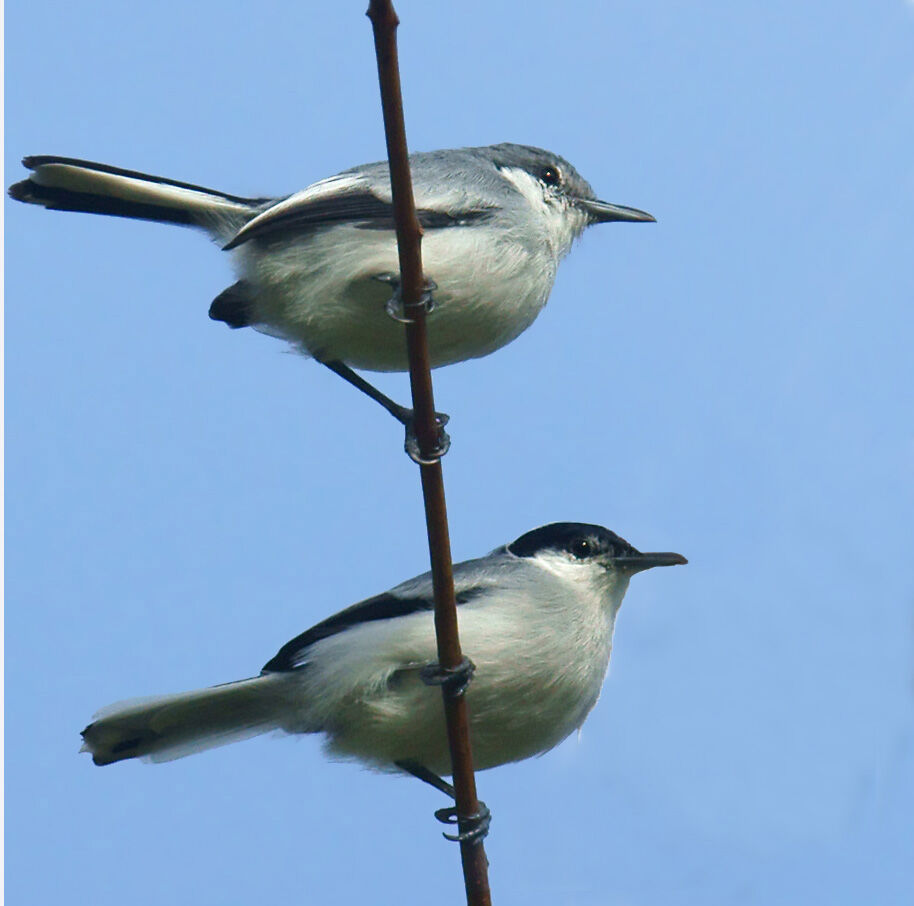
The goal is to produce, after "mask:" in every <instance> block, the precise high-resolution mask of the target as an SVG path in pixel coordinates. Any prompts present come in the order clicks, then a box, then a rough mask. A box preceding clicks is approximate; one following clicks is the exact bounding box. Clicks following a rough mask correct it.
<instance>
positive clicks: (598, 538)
mask: <svg viewBox="0 0 914 906" xmlns="http://www.w3.org/2000/svg"><path fill="white" fill-rule="evenodd" d="M686 562H687V561H686V559H685V558H684V557H682V556H681V555H680V554H673V553H641V552H640V551H638V550H636V549H635V548H634V547H632V546H631V545H630V544H629V543H628V542H627V541H625V540H624V539H622V538H620V537H619V536H618V535H616V534H614V533H613V532H611V531H609V530H608V529H605V528H603V527H601V526H598V525H587V524H583V523H577V522H559V523H554V524H551V525H546V526H542V527H541V528H537V529H534V530H533V531H530V532H527V534H525V535H522V536H521V537H520V538H518V539H517V540H516V541H513V542H511V543H510V544H507V545H505V546H503V547H499V548H497V549H496V550H494V551H492V552H491V553H490V554H487V555H486V556H484V557H481V558H479V559H476V560H467V561H465V562H463V563H459V564H456V565H455V567H454V582H455V589H456V594H457V601H458V605H459V607H458V612H459V620H460V634H461V641H462V646H463V649H464V651H465V652H466V654H467V655H468V657H469V658H470V659H471V660H472V662H473V664H474V665H475V674H474V676H473V680H472V682H470V683H469V686H468V688H467V691H466V696H467V707H468V710H469V714H470V726H471V733H472V744H473V753H474V761H475V764H476V767H477V768H479V769H480V770H483V769H486V768H493V767H496V766H497V765H501V764H505V763H506V762H511V761H519V760H520V759H523V758H529V757H531V756H532V755H538V754H540V753H542V752H546V751H548V750H549V749H551V748H552V747H553V746H555V745H557V744H558V743H560V742H561V741H562V740H563V739H565V737H566V736H568V735H569V734H570V733H571V732H573V731H574V730H575V729H577V728H578V727H580V726H581V724H583V722H584V719H585V718H586V717H587V715H588V713H589V712H590V710H591V708H593V706H594V705H595V704H596V701H597V698H598V697H599V694H600V689H601V686H602V684H603V678H604V676H605V674H606V669H607V666H608V664H609V655H610V651H611V649H612V638H613V626H614V623H615V619H616V614H617V612H618V610H619V606H620V604H621V603H622V598H623V596H624V594H625V592H626V589H627V588H628V583H629V580H630V579H631V577H632V576H633V575H634V574H635V573H637V572H641V571H642V570H645V569H650V568H651V567H654V566H672V565H675V564H681V563H686ZM433 606H434V605H433V599H432V582H431V576H430V574H429V573H426V574H424V575H422V576H419V577H417V578H415V579H410V580H409V581H408V582H404V583H403V584H401V585H398V586H396V587H395V588H393V589H391V590H390V591H388V592H385V593H384V594H381V595H378V596H376V597H373V598H369V599H368V600H366V601H362V602H360V603H358V604H354V605H353V606H351V607H348V608H346V609H345V610H342V611H340V612H339V613H337V614H335V615H334V616H332V617H329V618H328V619H326V620H323V621H322V622H320V623H318V624H317V625H316V626H312V627H311V628H310V629H309V630H307V632H304V633H302V634H301V635H299V636H297V637H296V638H294V639H292V641H290V642H288V643H287V644H285V645H283V647H282V648H281V649H280V650H279V652H278V654H276V656H275V657H273V658H272V659H271V660H269V661H268V662H267V664H266V666H264V668H263V670H262V671H261V673H260V675H259V676H256V677H253V678H251V679H244V680H239V681H238V682H234V683H227V684H225V685H221V686H214V687H212V688H210V689H203V690H200V691H196V692H184V693H178V694H176V695H162V696H158V697H154V698H143V699H137V700H133V701H126V702H121V703H118V704H115V705H112V706H110V707H109V708H106V709H105V710H104V711H101V712H100V713H99V714H98V715H96V719H95V720H94V722H93V723H91V724H89V726H88V727H86V729H85V730H83V733H82V735H83V740H84V746H83V750H84V751H88V752H90V753H91V754H92V759H93V761H94V762H95V763H96V764H98V765H107V764H111V763H112V762H115V761H122V760H124V759H127V758H147V759H149V760H151V761H168V760H171V759H174V758H181V757H183V756H185V755H190V754H191V753H194V752H199V751H201V750H203V749H208V748H211V747H213V746H219V745H223V744H225V743H229V742H234V741H236V740H240V739H244V738H247V737H250V736H255V735H257V734H260V733H266V732H268V731H270V730H282V731H285V732H287V733H322V734H323V735H324V737H325V739H326V746H327V749H328V751H329V753H330V754H332V755H333V756H337V757H342V758H353V759H357V760H359V761H361V762H362V763H364V764H366V765H369V766H371V767H373V768H375V769H378V770H381V771H398V770H400V771H407V772H408V773H411V774H414V775H415V776H417V777H420V779H423V780H426V781H427V782H430V783H432V784H433V785H435V786H437V787H438V788H439V789H444V788H445V787H448V785H447V784H446V783H445V782H444V781H442V780H441V779H440V776H438V775H442V774H450V771H451V768H450V756H449V751H448V744H447V736H446V732H445V724H444V710H443V707H442V702H441V696H440V694H438V693H437V692H436V691H435V690H434V689H431V688H429V685H428V683H429V682H430V680H429V677H428V671H429V669H430V667H431V668H432V669H433V668H434V664H435V661H436V645H435V627H434V619H433ZM436 781H437V782H436ZM448 789H449V787H448Z"/></svg>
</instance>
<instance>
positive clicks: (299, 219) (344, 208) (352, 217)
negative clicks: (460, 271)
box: [224, 189, 494, 250]
mask: <svg viewBox="0 0 914 906" xmlns="http://www.w3.org/2000/svg"><path fill="white" fill-rule="evenodd" d="M493 211H494V208H478V209H472V210H465V211H460V212H449V211H433V210H430V209H425V208H420V209H419V210H417V211H416V215H417V216H418V218H419V223H420V224H421V225H422V227H423V228H424V229H427V230H431V229H442V228H445V227H452V226H463V225H465V224H468V223H472V222H475V221H479V220H485V219H488V218H489V217H491V216H492V212H493ZM263 214H264V215H265V216H264V219H263V222H262V223H260V224H256V225H254V226H253V227H249V228H246V229H244V230H242V231H241V232H240V233H239V235H238V236H236V237H235V238H234V239H232V241H231V242H229V243H228V244H227V245H226V246H224V248H225V249H226V250H229V249H233V248H237V247H238V246H239V245H242V244H243V243H245V242H248V241H249V240H251V239H259V240H267V241H271V240H281V239H287V238H289V237H291V236H300V235H302V234H303V233H308V232H309V231H311V230H317V229H320V228H322V227H328V226H333V225H334V224H339V223H351V224H353V225H355V226H356V227H357V228H358V229H364V230H393V229H394V209H393V205H392V204H391V203H390V202H387V201H384V200H382V199H380V198H378V197H377V196H376V195H374V194H373V193H372V192H370V191H369V190H368V189H352V190H350V191H347V192H341V193H339V194H336V195H331V196H326V195H325V196H323V197H320V196H319V197H317V198H315V199H314V200H313V201H304V202H302V204H299V205H295V206H294V207H290V208H289V210H288V211H285V212H284V213H281V214H276V215H275V216H270V213H269V210H267V211H264V212H263Z"/></svg>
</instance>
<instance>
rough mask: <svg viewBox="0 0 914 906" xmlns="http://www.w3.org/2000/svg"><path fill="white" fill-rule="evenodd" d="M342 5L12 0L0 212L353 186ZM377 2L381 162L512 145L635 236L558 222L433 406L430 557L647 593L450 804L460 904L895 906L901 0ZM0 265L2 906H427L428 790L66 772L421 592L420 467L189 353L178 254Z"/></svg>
mask: <svg viewBox="0 0 914 906" xmlns="http://www.w3.org/2000/svg"><path fill="white" fill-rule="evenodd" d="M364 5H365V4H364V3H360V4H342V3H335V4H330V3H326V4H302V3H288V2H265V3H261V4H259V5H258V6H257V7H256V12H254V8H253V7H249V6H248V5H241V4H228V5H226V4H218V5H217V4H214V3H210V2H207V0H204V2H201V3H197V4H193V5H191V6H187V5H186V4H177V3H172V2H164V3H160V4H157V5H156V6H155V7H151V6H142V5H132V6H131V5H128V6H124V5H123V4H114V3H110V2H94V0H87V2H85V3H82V4H79V5H78V6H73V5H66V4H60V3H54V4H49V3H43V2H41V0H36V2H32V3H29V4H25V3H22V2H19V3H12V4H9V5H8V7H7V58H6V86H7V93H6V110H7V121H6V126H7V139H6V181H7V183H9V182H11V181H13V180H15V179H18V178H19V177H20V173H21V172H22V171H21V169H20V167H19V164H18V159H19V158H20V157H21V156H23V155H24V154H48V153H51V154H63V155H69V156H74V157H84V158H88V159H92V160H99V161H104V162H108V163H112V164H116V165H120V166H124V167H128V168H133V169H138V170H145V171H147V172H151V173H160V174H163V175H166V176H171V177H174V178H176V179H181V180H186V181H189V182H196V183H202V184H204V185H211V186H213V187H216V188H220V189H223V190H225V191H227V192H232V193H236V194H241V195H245V194H251V195H261V194H277V195H279V194H284V193H287V192H291V191H293V190H295V189H298V188H301V187H302V186H304V185H306V184H308V183H309V182H311V181H313V180H315V179H317V178H320V177H322V176H326V175H329V174H331V173H333V172H336V171H337V170H339V169H342V168H344V167H348V166H351V165H353V164H356V163H360V162H363V161H368V160H377V159H379V158H381V157H382V156H383V154H384V143H383V133H382V127H381V117H380V108H379V103H378V91H377V84H376V75H375V62H374V57H373V50H372V42H371V32H370V26H369V23H368V21H367V19H365V18H364V17H363V15H362V14H363V11H364V9H363V8H364ZM397 9H398V11H399V13H400V16H401V19H402V22H403V24H402V27H401V29H400V46H401V65H402V77H403V83H404V92H405V100H406V117H407V131H408V135H409V140H410V146H411V148H413V149H414V150H420V149H429V148H437V147H454V146H459V145H474V144H487V143H491V142H498V141H518V142H524V143H530V144H536V145H540V146H542V147H547V148H551V149H553V150H555V151H557V152H558V153H560V154H562V155H563V156H565V157H567V158H568V159H569V160H571V161H572V162H573V163H574V164H575V165H576V166H577V167H578V169H579V170H580V171H581V172H582V173H583V174H584V175H585V177H586V178H587V179H589V180H590V182H591V183H592V184H593V186H594V187H595V189H596V190H597V192H598V193H599V195H600V196H601V197H603V198H606V199H607V200H610V201H614V202H618V203H621V204H628V205H634V206H636V207H639V208H643V209H645V210H648V211H651V212H652V213H653V214H655V215H656V216H657V218H658V221H659V222H658V223H657V224H656V225H651V226H649V227H631V226H625V225H610V226H604V227H599V228H595V229H593V230H591V231H590V232H589V233H588V234H587V236H585V237H584V239H583V240H582V241H581V242H580V243H579V245H578V246H577V247H576V249H575V250H574V252H573V253H572V255H571V257H570V258H569V259H568V260H567V261H566V262H565V264H564V265H563V267H562V269H561V271H560V273H559V278H558V281H557V284H556V287H555V290H554V292H553V295H552V298H551V301H550V304H549V305H548V306H547V308H546V310H545V311H544V312H543V314H542V315H541V316H540V318H539V319H538V320H537V322H536V323H535V325H534V326H533V327H532V328H531V329H530V330H529V331H528V332H527V333H525V334H524V335H523V336H522V337H521V338H520V339H518V340H517V341H516V342H515V343H513V344H512V345H511V346H509V347H507V348H506V349H504V350H502V351H501V352H499V353H498V354H497V355H494V356H491V357H489V358H487V359H484V360H479V361H476V362H470V363H466V364H463V365H459V366H455V367H452V368H448V369H445V370H443V371H439V372H436V374H435V382H436V395H437V401H438V404H439V408H443V409H445V410H446V411H448V412H450V414H451V416H452V423H451V434H452V437H453V440H454V444H453V448H452V451H451V453H450V454H449V456H448V457H447V459H446V460H445V479H446V483H447V492H448V500H449V507H450V513H451V520H452V522H451V533H452V539H453V547H454V555H455V557H456V558H457V559H464V558H467V557H471V556H476V555H479V554H481V553H484V552H485V551H487V550H489V549H491V548H493V547H495V546H496V545H498V544H501V543H504V542H505V541H507V540H510V539H512V538H514V537H516V536H517V535H519V534H521V533H522V532H524V531H526V530H528V529H530V528H532V527H534V526H536V525H540V524H542V523H544V522H549V521H554V520H566V519H568V520H581V521H593V522H599V523H602V524H605V525H607V526H608V527H610V528H612V529H613V530H615V531H617V532H619V533H620V534H621V535H623V536H624V537H626V538H627V539H628V540H630V541H631V542H632V543H633V544H635V545H636V546H638V547H641V548H643V549H655V550H667V549H669V550H678V551H681V552H682V553H684V554H685V555H686V556H688V557H689V559H690V561H691V562H690V565H689V566H688V567H686V568H682V569H676V570H657V571H655V572H651V573H647V574H645V575H643V576H639V577H638V578H636V579H635V581H634V582H633V583H632V588H631V590H630V592H629V595H628V597H627V598H626V602H625V605H624V607H623V609H622V612H621V615H620V618H619V621H618V624H617V633H616V644H615V650H614V652H613V659H612V664H611V666H610V675H609V678H608V680H607V683H606V686H605V688H604V693H603V696H602V699H601V701H600V703H599V705H598V706H597V708H596V709H595V711H594V712H593V713H592V714H591V716H590V718H589V720H588V722H587V723H586V724H585V726H584V730H583V733H582V735H581V737H580V739H570V740H569V741H567V742H566V743H565V744H563V745H562V746H561V747H560V748H559V749H557V750H556V751H554V752H552V753H550V754H548V755H547V756H545V757H543V758H541V759H536V760H533V761H529V762H526V763H523V764H520V765H515V766H510V767H505V768H500V769H496V770H494V771H490V772H486V773H484V774H481V775H480V777H479V788H480V793H481V795H482V796H483V797H484V798H485V799H486V800H487V801H488V803H489V804H490V806H491V807H492V809H493V811H494V814H495V820H494V823H493V828H492V833H491V836H490V837H489V840H488V852H489V857H490V860H491V863H492V864H491V880H492V885H493V892H494V899H495V902H496V903H498V904H513V903H528V902H539V901H558V902H575V903H580V904H589V903H593V904H601V906H602V904H619V906H641V904H645V906H648V904H664V906H675V904H690V903H695V902H702V903H704V904H709V906H714V904H732V903H741V904H755V903H758V904H768V903H771V902H779V903H785V904H794V903H796V904H805V903H809V902H827V903H830V904H859V903H861V902H878V903H880V904H883V906H891V904H896V903H898V904H901V903H903V902H907V897H908V896H909V895H910V889H911V885H912V883H914V869H912V868H911V867H910V852H911V850H912V844H914V830H912V825H911V821H910V815H911V813H912V809H914V568H912V557H911V549H912V543H914V537H912V532H911V513H912V506H914V430H912V423H911V413H912V411H914V392H912V379H914V366H912V355H911V330H912V327H914V317H912V314H911V302H912V298H914V276H912V274H914V268H912V261H914V234H912V230H911V223H912V213H911V212H912V202H914V156H912V153H911V152H912V146H914V127H912V119H914V51H912V48H914V6H912V4H911V3H908V2H903V0H886V2H881V3H872V2H856V3H853V2H834V3H828V4H825V3H808V4H796V3H790V2H783V0H774V2H765V3H755V2H752V3H740V4H734V3H722V2H710V3H705V4H700V5H699V6H696V5H695V4H683V3H676V2H661V0H658V2H651V3H623V2H610V3H606V2H600V3H596V2H594V3H583V2H582V3H571V4H565V5H556V4H554V3H548V4H547V3H537V2H533V3H526V4H522V5H520V4H513V3H506V2H491V0H489V2H485V3H483V2H467V3H462V4H427V3H414V2H400V3H398V4H397ZM6 236H7V238H6V266H7V270H6V273H7V281H6V290H7V295H6V338H7V362H6V379H7V410H6V411H7V423H6V425H7V437H8V444H7V451H6V453H7V459H6V462H7V470H6V478H7V510H6V515H7V527H8V532H7V546H6V555H7V585H6V592H7V595H6V614H7V618H6V630H7V657H6V664H7V673H6V679H7V711H6V714H7V737H6V739H7V761H6V769H7V773H6V778H7V791H6V802H7V849H6V853H7V887H8V892H9V897H10V902H26V901H28V902H39V903H40V902H48V901H50V900H51V899H52V898H53V899H61V898H66V897H76V896H79V897H85V896H87V895H89V896H91V899H92V901H93V903H95V904H99V906H105V904H115V903H117V904H121V903H123V902H124V900H125V898H129V900H130V902H131V903H132V904H135V906H144V904H153V903H156V904H157V903H160V902H162V901H163V900H165V901H170V902H191V901H196V902H213V903H216V902H218V903H250V902H252V901H253V900H254V899H255V898H256V899H257V900H263V901H277V900H279V901H283V902H322V903H329V904H335V903H351V902H355V901H364V900H369V899H370V901H371V902H373V903H379V904H385V903H400V902H404V901H409V902H415V901H418V900H419V899H420V898H422V899H426V898H427V897H429V896H438V894H437V893H433V891H435V890H440V889H442V888H443V889H444V890H445V891H446V892H445V894H444V901H446V902H455V903H458V902H461V901H462V900H461V898H462V890H461V886H460V884H461V882H460V876H459V860H458V856H457V852H456V850H455V849H454V848H453V847H451V846H449V845H446V844H444V843H443V841H441V839H440V837H439V835H438V827H437V825H436V823H435V822H434V820H433V819H432V816H431V811H432V809H433V808H436V807H438V806H440V805H442V804H443V802H442V801H441V800H440V798H439V797H438V796H437V794H435V793H434V792H433V791H431V790H429V789H426V788H423V787H422V786H421V785H420V784H418V783H416V782H411V781H409V780H407V779H402V780H401V779H392V778H387V777H378V776H376V775H373V774H370V773H368V772H365V771H363V770H361V769H359V768H358V767H355V766H352V765H340V764H334V763H331V762H329V761H327V760H326V759H325V758H324V757H323V756H322V754H321V752H320V746H319V744H318V742H317V740H315V739H313V738H307V739H288V738H287V739H276V738H263V739H258V740H253V741H250V742H246V743H243V744H239V745H236V746H232V747H228V748H225V749H221V750H216V751H212V752H209V753H206V754H203V755H199V756H197V757H195V758H190V759H185V760H182V761H178V762H175V763H172V764H166V765H159V766H148V765H143V764H134V763H128V764H121V765H116V766H114V767H111V768H106V769H104V770H99V769H97V768H95V767H93V766H92V764H91V763H90V761H89V759H88V758H87V757H86V756H84V755H83V756H79V755H77V749H78V731H79V730H80V729H81V728H82V727H83V726H84V725H85V723H86V722H87V721H88V719H89V717H90V716H91V714H92V713H93V712H94V711H95V710H96V709H98V708H99V707H101V706H103V705H106V704H108V703H110V702H112V701H115V700H117V699H120V698H125V697H130V696H137V695H145V694H152V693H158V692H169V691H179V690H182V689H189V688H194V687H198V686H205V685H210V684H214V683H218V682H224V681H227V680H231V679H235V678H239V677H242V676H248V675H250V674H252V673H253V672H255V671H256V670H258V669H259V667H260V666H261V665H262V664H263V663H264V662H265V661H266V660H267V659H268V658H269V657H271V656H272V655H273V654H274V653H275V651H276V650H277V649H278V647H279V646H280V645H281V644H282V643H283V642H285V641H286V640H287V639H289V638H291V637H292V636H294V635H296V634H297V633H298V632H300V631H301V630H303V629H305V628H306V627H307V626H309V625H310V624H312V623H313V622H316V621H317V620H318V619H320V618H322V617H323V616H326V615H327V614H329V613H331V612H333V611H334V610H336V609H338V608H340V607H342V606H344V605H347V604H349V603H351V602H352V601H355V600H358V599H360V598H362V597H365V596H367V595H369V594H372V593H375V592H377V591H381V590H383V589H385V588H387V587H389V586H390V585H392V584H394V583H396V582H397V581H400V580H401V579H404V578H406V577H408V576H411V575H413V574H415V573H418V572H421V571H423V570H424V569H425V568H426V554H425V541H424V526H423V521H422V512H421V504H420V499H419V489H418V477H417V475H416V471H415V468H414V467H413V466H412V465H411V464H410V463H409V461H408V460H407V459H406V457H405V456H403V454H402V452H401V450H400V444H401V435H400V432H399V430H398V428H397V426H396V425H395V424H394V423H393V422H392V421H390V419H389V418H388V417H387V416H386V415H384V414H383V413H382V412H381V411H380V410H377V411H376V410H375V408H374V407H373V406H372V405H371V404H369V403H368V402H366V401H363V400H362V399H361V398H359V396H358V395H357V394H356V393H355V392H354V391H352V390H351V389H349V388H348V387H346V386H345V385H343V383H342V382H340V381H339V380H338V379H337V378H335V377H333V376H332V375H331V374H329V373H325V372H324V371H323V370H322V369H320V368H318V367H317V366H316V365H314V363H310V362H307V361H304V360H302V359H301V358H299V357H297V356H295V355H291V354H287V353H286V352H285V351H284V348H283V345H282V344H281V343H280V342H278V341H276V340H272V339H270V338H267V337H263V336H259V335H257V334H253V333H251V332H249V331H238V332H230V331H228V330H227V329H225V328H224V327H223V326H222V325H219V324H215V323H213V322H210V321H209V319H208V318H207V315H206V312H207V308H208V305H209V302H210V301H211V299H212V298H213V297H214V296H215V295H217V294H218V292H220V291H221V290H222V289H223V288H224V287H225V286H226V285H228V283H229V282H230V281H231V279H232V278H231V271H230V268H229V266H228V261H227V260H226V256H224V255H222V254H221V253H220V252H219V251H218V250H217V249H216V248H215V247H213V246H210V245H208V244H207V242H206V240H205V239H204V238H202V237H201V236H199V235H196V234H194V233H192V232H189V231H182V230H180V229H176V228H169V227H165V226H161V225H155V224H141V223H129V222H124V221H120V220H116V219H109V218H91V217H88V216H79V215H65V214H55V213H50V212H45V211H41V210H38V209H34V208H26V207H24V206H20V205H15V204H13V203H11V202H7V210H6ZM380 383H381V384H382V386H384V387H385V388H387V389H389V390H391V392H393V393H394V394H395V395H397V396H399V397H401V398H402V397H404V396H405V394H406V386H407V385H406V380H405V378H404V377H402V376H390V377H385V378H383V379H382V380H381V381H380Z"/></svg>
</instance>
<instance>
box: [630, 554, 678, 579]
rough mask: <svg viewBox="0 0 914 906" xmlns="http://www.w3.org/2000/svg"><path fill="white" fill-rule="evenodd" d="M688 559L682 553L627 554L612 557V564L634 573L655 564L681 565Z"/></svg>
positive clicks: (650, 567)
mask: <svg viewBox="0 0 914 906" xmlns="http://www.w3.org/2000/svg"><path fill="white" fill-rule="evenodd" d="M688 562H689V561H688V560H686V558H685V557H683V556H682V554H670V553H662V554H641V553H638V554H628V555H627V556H625V557H613V561H612V563H613V566H615V567H616V569H624V570H625V571H626V572H628V573H630V574H631V575H634V574H635V573H640V572H641V571H642V570H645V569H653V568H654V567H655V566H682V565H683V564H685V563H688Z"/></svg>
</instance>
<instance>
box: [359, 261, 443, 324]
mask: <svg viewBox="0 0 914 906" xmlns="http://www.w3.org/2000/svg"><path fill="white" fill-rule="evenodd" d="M374 279H375V280H378V281H379V282H381V283H386V284H387V285H388V286H389V287H391V289H392V290H393V295H392V296H391V297H390V298H389V299H388V300H387V302H386V303H385V304H384V311H386V312H387V314H388V315H390V317H391V318H393V319H394V320H395V321H399V322H400V323H401V324H412V323H413V321H415V318H414V317H413V316H412V315H411V314H410V313H409V311H407V309H417V308H424V309H425V313H426V314H427V315H430V314H431V313H432V312H433V311H434V310H435V299H434V297H433V296H432V293H433V292H434V291H435V290H436V289H438V284H437V283H435V281H434V280H426V281H425V287H424V289H423V290H422V295H421V296H419V301H418V302H413V303H412V304H411V305H407V304H406V303H405V302H404V301H403V293H402V291H401V289H400V276H399V274H393V273H390V272H387V273H383V274H375V276H374Z"/></svg>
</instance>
